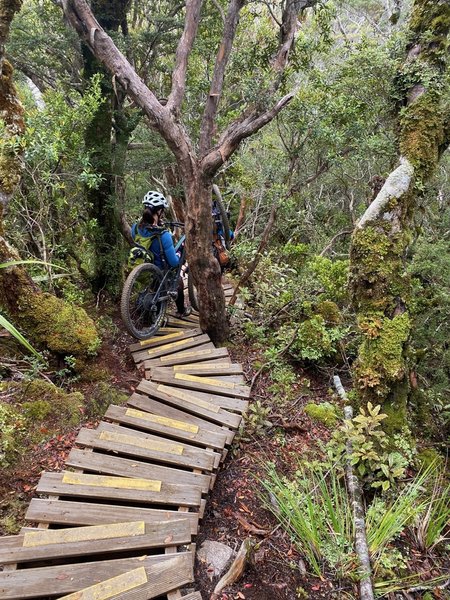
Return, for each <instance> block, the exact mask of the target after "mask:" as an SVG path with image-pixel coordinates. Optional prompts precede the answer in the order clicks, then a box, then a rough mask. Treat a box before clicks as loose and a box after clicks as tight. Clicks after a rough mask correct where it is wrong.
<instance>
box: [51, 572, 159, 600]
mask: <svg viewBox="0 0 450 600" xmlns="http://www.w3.org/2000/svg"><path fill="white" fill-rule="evenodd" d="M145 583H148V578H147V573H146V572H145V568H144V567H138V568H137V569H133V570H132V571H128V573H122V574H121V575H117V576H116V577H111V579H106V580H105V581H101V582H100V583H96V584H95V585H92V586H90V587H88V588H85V589H84V590H80V591H79V592H74V593H73V594H68V595H67V596H62V597H61V598H60V600H108V599H109V598H113V597H115V596H117V595H118V594H123V593H125V592H129V591H130V590H134V589H135V588H137V587H139V586H140V585H144V584H145Z"/></svg>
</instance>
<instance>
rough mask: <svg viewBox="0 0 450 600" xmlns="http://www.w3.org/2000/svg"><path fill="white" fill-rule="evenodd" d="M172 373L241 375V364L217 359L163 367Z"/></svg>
mask: <svg viewBox="0 0 450 600" xmlns="http://www.w3.org/2000/svg"><path fill="white" fill-rule="evenodd" d="M161 368H163V369H167V370H168V371H169V370H170V371H171V372H173V373H187V374H189V375H204V376H206V377H211V376H213V377H216V376H217V375H242V373H243V369H242V365H241V364H239V363H230V362H228V361H222V360H217V361H214V362H206V363H200V364H195V363H188V364H185V365H173V366H171V367H163V366H161Z"/></svg>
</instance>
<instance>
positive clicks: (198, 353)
mask: <svg viewBox="0 0 450 600" xmlns="http://www.w3.org/2000/svg"><path fill="white" fill-rule="evenodd" d="M211 353H212V348H207V349H206V350H196V351H195V350H194V351H192V352H183V353H182V354H180V355H179V357H180V358H187V357H188V356H189V357H190V356H193V357H195V356H208V354H211ZM177 356H178V355H177ZM160 360H161V362H164V361H166V360H173V356H161V359H160Z"/></svg>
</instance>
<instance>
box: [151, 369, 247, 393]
mask: <svg viewBox="0 0 450 600" xmlns="http://www.w3.org/2000/svg"><path fill="white" fill-rule="evenodd" d="M152 381H158V382H160V383H164V384H168V385H173V386H176V387H182V388H185V389H191V390H195V391H199V392H212V393H214V394H220V395H222V396H232V397H237V398H249V397H250V387H249V386H246V385H242V384H239V383H235V382H233V381H221V380H219V379H214V378H212V377H211V378H210V377H201V376H198V375H189V374H186V373H180V372H177V373H174V374H170V373H167V371H166V370H162V369H152Z"/></svg>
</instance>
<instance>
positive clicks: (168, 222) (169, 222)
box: [164, 221, 184, 227]
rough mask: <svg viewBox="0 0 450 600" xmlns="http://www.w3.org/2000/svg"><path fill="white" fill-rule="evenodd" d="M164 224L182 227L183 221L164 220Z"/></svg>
mask: <svg viewBox="0 0 450 600" xmlns="http://www.w3.org/2000/svg"><path fill="white" fill-rule="evenodd" d="M164 224H165V225H171V226H172V227H184V223H178V221H166V222H165V223H164Z"/></svg>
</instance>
